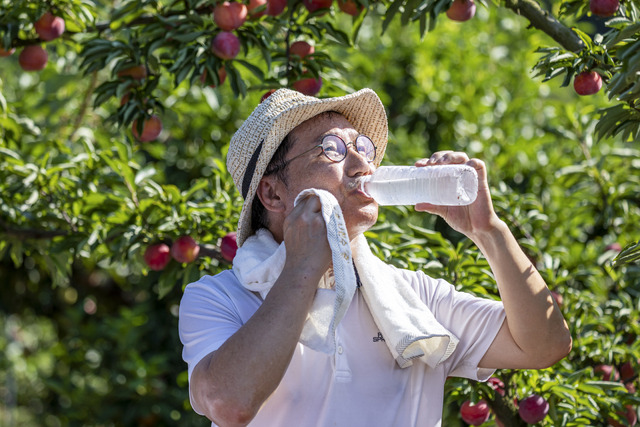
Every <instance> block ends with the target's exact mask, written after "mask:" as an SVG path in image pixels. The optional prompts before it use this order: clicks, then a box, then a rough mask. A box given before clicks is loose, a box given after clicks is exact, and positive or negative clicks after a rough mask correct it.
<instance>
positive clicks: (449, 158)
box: [415, 150, 469, 167]
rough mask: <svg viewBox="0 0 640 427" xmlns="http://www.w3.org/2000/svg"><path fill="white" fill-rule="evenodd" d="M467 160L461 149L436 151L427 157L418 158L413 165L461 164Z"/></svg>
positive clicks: (467, 157)
mask: <svg viewBox="0 0 640 427" xmlns="http://www.w3.org/2000/svg"><path fill="white" fill-rule="evenodd" d="M468 161H469V156H468V155H467V153H464V152H462V151H451V150H444V151H437V152H435V153H433V154H432V155H431V157H429V158H428V159H420V160H418V161H417V162H416V163H415V165H416V166H418V167H423V166H433V165H448V164H462V163H465V162H468Z"/></svg>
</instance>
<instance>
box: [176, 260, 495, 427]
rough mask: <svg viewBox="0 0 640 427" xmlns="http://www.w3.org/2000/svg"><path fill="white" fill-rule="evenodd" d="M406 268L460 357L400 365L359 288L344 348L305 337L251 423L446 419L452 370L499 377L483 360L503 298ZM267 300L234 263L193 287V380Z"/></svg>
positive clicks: (188, 349) (355, 425)
mask: <svg viewBox="0 0 640 427" xmlns="http://www.w3.org/2000/svg"><path fill="white" fill-rule="evenodd" d="M402 272H403V275H405V277H406V278H407V280H409V281H410V283H411V284H412V287H413V288H414V289H415V290H416V292H417V293H418V294H419V295H420V297H421V299H422V300H423V301H424V302H425V304H427V306H428V307H429V308H430V309H431V311H432V312H433V314H434V315H435V317H436V319H437V320H438V321H439V322H440V323H441V324H442V325H443V326H444V327H445V328H447V329H449V330H450V331H451V332H452V333H453V334H454V335H456V336H457V337H458V338H459V340H460V342H459V344H458V347H457V348H456V351H455V352H454V353H453V355H452V356H451V357H449V358H448V359H447V360H446V361H445V362H444V363H443V364H441V365H440V366H438V367H437V368H436V369H431V368H429V367H428V366H427V365H426V364H424V363H422V362H420V361H417V362H414V363H413V365H412V366H411V367H409V368H405V369H401V368H399V367H398V365H397V364H396V362H395V361H394V359H393V357H392V356H391V353H390V352H389V350H388V348H387V346H386V344H385V342H384V341H383V340H384V337H383V336H382V335H381V334H380V332H379V330H378V328H377V327H376V325H375V323H374V321H373V318H372V317H371V314H370V313H369V309H368V307H367V305H366V303H365V301H364V298H363V296H362V294H361V292H359V291H356V295H355V296H354V298H353V300H352V302H351V305H350V307H349V309H348V311H347V313H346V315H345V317H344V318H343V319H342V321H341V322H340V324H339V326H338V328H337V330H336V334H337V346H336V352H335V354H332V355H327V354H324V353H320V352H317V351H314V350H311V349H309V348H308V347H305V346H303V345H302V344H300V343H298V345H297V347H296V350H295V352H294V355H293V358H292V360H291V363H290V364H289V367H288V369H287V371H286V373H285V375H284V377H283V379H282V381H281V382H280V384H279V386H278V387H277V389H276V390H275V391H274V392H273V394H272V395H271V396H270V397H269V399H268V400H267V401H266V402H265V404H264V405H263V407H262V408H261V409H260V411H259V412H258V414H257V415H256V417H255V418H254V419H253V421H252V422H251V423H250V424H249V425H250V426H265V427H276V426H292V425H295V426H300V427H323V426H345V427H359V426H362V427H372V426H384V427H391V426H398V427H408V426H427V427H430V426H440V425H441V419H442V408H443V400H444V382H445V380H446V379H447V377H448V376H459V377H465V378H470V379H474V380H481V381H483V380H486V379H488V378H489V377H490V376H491V374H492V373H493V370H488V369H480V368H478V363H479V361H480V359H481V358H482V356H483V355H484V354H485V352H486V351H487V349H488V348H489V345H490V344H491V343H492V342H493V339H494V338H495V336H496V334H497V333H498V330H499V329H500V326H501V325H502V323H503V321H504V317H505V314H504V308H503V306H502V303H501V302H499V301H491V300H487V299H482V298H477V297H474V296H472V295H470V294H466V293H462V292H457V291H456V290H455V289H454V287H453V286H452V285H451V284H449V283H447V282H445V281H443V280H435V279H432V278H430V277H428V276H426V275H425V274H423V273H422V272H412V271H407V270H403V271H402ZM267 298H268V297H267ZM261 303H262V301H261V300H260V298H259V297H257V296H256V295H255V294H253V293H251V292H249V291H247V290H246V289H245V288H244V287H243V286H242V285H241V284H240V283H239V282H238V280H237V279H236V277H235V275H234V274H233V272H232V271H231V270H228V271H224V272H222V273H220V274H218V275H216V276H205V277H203V278H202V279H200V280H199V281H198V282H195V283H191V284H190V285H188V286H187V287H186V289H185V292H184V296H183V298H182V301H181V304H180V317H179V332H180V339H181V341H182V343H183V345H184V349H183V353H182V354H183V359H184V360H185V361H186V362H187V364H188V373H189V380H191V374H192V372H193V369H194V368H195V366H196V365H197V364H198V362H199V361H200V360H202V359H203V358H204V357H205V356H206V355H207V354H209V353H210V352H212V351H214V350H216V349H218V348H219V347H220V346H221V345H222V344H223V343H224V342H225V341H226V340H227V339H228V338H229V337H230V336H231V335H233V334H234V333H235V332H236V331H237V330H238V329H239V328H240V327H241V326H242V325H243V324H244V323H245V322H246V321H247V320H248V319H249V318H250V317H251V316H252V315H253V313H254V312H255V311H256V310H257V309H258V307H259V306H260V304H261ZM256 357H260V355H259V354H256ZM213 425H215V424H213Z"/></svg>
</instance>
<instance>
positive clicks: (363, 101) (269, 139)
mask: <svg viewBox="0 0 640 427" xmlns="http://www.w3.org/2000/svg"><path fill="white" fill-rule="evenodd" d="M280 96H284V97H287V96H289V97H290V98H291V99H290V104H291V105H289V106H288V107H287V108H285V109H282V111H276V112H275V114H273V115H272V117H268V118H267V119H269V118H270V119H271V120H272V121H271V123H270V126H269V129H270V130H269V132H268V133H267V134H266V136H264V139H263V140H262V149H261V151H260V155H259V157H258V160H257V163H256V167H255V170H254V172H253V177H252V179H251V184H250V186H249V189H248V191H247V195H246V197H245V200H244V203H243V205H242V211H241V212H240V219H239V221H238V231H237V235H236V239H237V242H238V246H242V244H243V243H244V241H245V240H246V239H247V237H249V236H250V235H251V234H253V233H254V232H255V230H252V229H251V206H252V204H253V199H254V197H255V195H256V191H257V188H258V184H259V183H260V180H261V179H262V176H263V175H264V172H265V170H266V168H267V165H268V164H269V162H270V161H271V158H272V157H273V154H274V153H275V151H276V150H277V149H278V147H279V146H280V143H281V142H282V140H283V139H284V138H285V137H286V136H287V135H288V134H289V132H291V131H292V130H293V129H295V128H296V127H297V126H298V125H300V124H302V123H303V122H305V121H306V120H309V119H311V118H313V117H315V116H317V115H318V114H321V113H324V112H327V111H336V112H338V113H340V114H342V115H343V116H344V117H345V118H346V119H347V120H348V121H349V122H350V123H351V124H352V125H353V127H354V128H355V129H356V130H357V131H358V132H360V133H361V134H364V135H367V136H368V137H369V138H371V140H372V141H373V143H374V144H375V146H376V158H375V160H374V162H373V163H374V164H375V165H376V167H377V166H379V165H380V162H381V161H382V158H383V157H384V152H385V150H386V147H387V138H388V125H387V115H386V112H385V109H384V106H383V105H382V102H381V101H380V98H378V95H377V94H376V93H375V92H374V91H373V90H371V89H362V90H359V91H357V92H354V93H352V94H349V95H345V96H341V97H336V98H324V99H323V98H314V97H307V96H303V95H300V94H299V93H297V92H294V91H291V90H288V89H280V90H278V91H276V92H275V93H273V94H272V95H271V96H270V97H269V98H267V99H266V100H265V101H264V102H279V103H282V104H284V105H286V100H282V99H279V97H280ZM271 98H274V99H271ZM258 110H259V108H256V111H254V114H255V113H258V114H260V113H261V112H260V111H258ZM263 110H264V111H262V113H266V115H268V113H269V109H268V106H265V108H263ZM243 126H244V125H243ZM241 129H242V127H241ZM235 137H236V135H234V138H235ZM236 185H238V182H236ZM239 188H240V187H239Z"/></svg>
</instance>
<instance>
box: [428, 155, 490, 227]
mask: <svg viewBox="0 0 640 427" xmlns="http://www.w3.org/2000/svg"><path fill="white" fill-rule="evenodd" d="M447 164H466V165H469V166H471V167H472V168H474V169H475V170H476V172H477V174H478V197H477V198H476V200H475V201H474V202H473V203H472V204H470V205H467V206H438V205H432V204H430V203H418V204H417V205H416V207H415V208H416V210H417V211H421V212H429V213H432V214H436V215H439V216H441V217H442V218H443V219H444V220H445V221H447V223H448V224H449V225H450V226H451V228H453V229H454V230H456V231H459V232H460V233H463V234H464V235H466V236H467V237H469V238H471V239H472V240H473V237H474V235H475V234H478V233H484V232H487V231H490V230H492V229H494V228H496V227H497V226H499V225H500V224H501V222H502V221H501V220H500V219H499V218H498V216H497V215H496V213H495V211H494V210H493V203H492V201H491V194H490V193H489V184H488V182H487V171H486V167H485V164H484V162H483V161H482V160H479V159H469V156H467V154H465V153H462V152H454V151H438V152H436V153H434V154H433V155H432V156H431V157H429V158H428V159H421V160H418V161H417V162H416V163H415V165H416V166H417V167H429V166H435V165H447Z"/></svg>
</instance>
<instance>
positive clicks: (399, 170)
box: [360, 165, 478, 206]
mask: <svg viewBox="0 0 640 427" xmlns="http://www.w3.org/2000/svg"><path fill="white" fill-rule="evenodd" d="M360 185H361V189H362V191H364V192H365V193H366V194H367V195H369V196H370V197H373V199H374V200H375V201H376V202H378V204H379V205H415V204H416V203H421V202H426V203H431V204H434V205H442V206H462V205H469V204H471V203H473V202H474V201H475V199H476V196H477V194H478V174H477V173H476V170H475V169H474V168H472V167H471V166H467V165H438V166H426V167H415V166H381V167H379V168H378V169H376V171H375V172H374V173H373V175H370V176H366V177H364V178H363V179H362V181H361V184H360Z"/></svg>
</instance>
